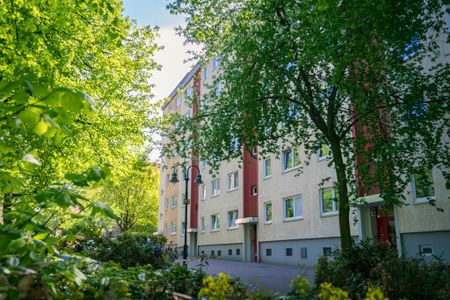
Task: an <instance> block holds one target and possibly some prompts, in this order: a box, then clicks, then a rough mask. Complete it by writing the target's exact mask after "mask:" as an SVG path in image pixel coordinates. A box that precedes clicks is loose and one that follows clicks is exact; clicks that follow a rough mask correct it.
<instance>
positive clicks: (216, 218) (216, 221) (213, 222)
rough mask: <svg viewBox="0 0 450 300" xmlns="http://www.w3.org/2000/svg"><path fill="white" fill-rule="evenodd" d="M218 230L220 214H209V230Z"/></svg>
mask: <svg viewBox="0 0 450 300" xmlns="http://www.w3.org/2000/svg"><path fill="white" fill-rule="evenodd" d="M219 230H220V215H219V214H215V215H212V216H211V231H219Z"/></svg>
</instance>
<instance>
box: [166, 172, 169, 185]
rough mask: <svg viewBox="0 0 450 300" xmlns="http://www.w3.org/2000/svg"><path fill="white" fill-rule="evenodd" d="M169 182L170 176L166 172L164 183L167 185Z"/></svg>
mask: <svg viewBox="0 0 450 300" xmlns="http://www.w3.org/2000/svg"><path fill="white" fill-rule="evenodd" d="M169 183H170V177H169V174H167V176H166V185H169Z"/></svg>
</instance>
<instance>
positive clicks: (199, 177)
mask: <svg viewBox="0 0 450 300" xmlns="http://www.w3.org/2000/svg"><path fill="white" fill-rule="evenodd" d="M191 168H196V169H197V171H198V174H197V177H196V178H195V181H194V182H195V183H196V184H198V185H200V184H203V181H202V175H201V174H200V169H199V168H198V167H197V166H196V165H192V166H187V167H185V166H183V174H184V183H185V186H184V200H183V203H184V245H183V260H184V264H186V260H187V228H188V219H187V217H188V204H189V199H188V183H189V170H190V169H191ZM169 182H171V183H177V182H178V175H177V172H176V171H175V169H173V173H172V178H170V180H169Z"/></svg>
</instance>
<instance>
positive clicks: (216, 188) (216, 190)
mask: <svg viewBox="0 0 450 300" xmlns="http://www.w3.org/2000/svg"><path fill="white" fill-rule="evenodd" d="M215 183H216V184H215ZM218 195H220V177H217V178H215V179H213V180H211V197H215V196H218Z"/></svg>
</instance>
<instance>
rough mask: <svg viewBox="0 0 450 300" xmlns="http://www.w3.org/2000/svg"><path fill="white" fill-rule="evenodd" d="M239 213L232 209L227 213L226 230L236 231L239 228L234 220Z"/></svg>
mask: <svg viewBox="0 0 450 300" xmlns="http://www.w3.org/2000/svg"><path fill="white" fill-rule="evenodd" d="M230 216H231V219H230ZM238 216H239V211H238V210H237V209H233V210H230V211H228V213H227V217H228V229H237V228H239V227H238V225H237V224H236V220H237V219H238Z"/></svg>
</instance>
